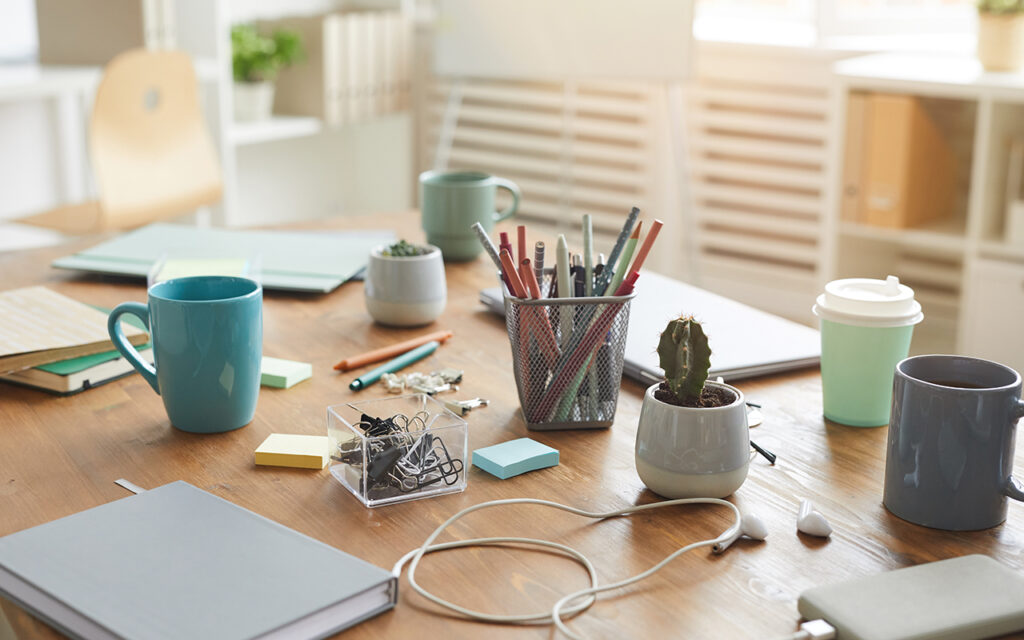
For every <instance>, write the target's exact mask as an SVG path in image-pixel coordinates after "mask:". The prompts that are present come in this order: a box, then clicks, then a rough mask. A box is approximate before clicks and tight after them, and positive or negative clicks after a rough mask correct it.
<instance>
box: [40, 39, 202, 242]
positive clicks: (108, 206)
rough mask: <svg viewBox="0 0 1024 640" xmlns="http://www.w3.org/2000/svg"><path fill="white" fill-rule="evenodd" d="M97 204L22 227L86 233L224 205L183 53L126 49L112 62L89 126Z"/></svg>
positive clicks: (59, 211)
mask: <svg viewBox="0 0 1024 640" xmlns="http://www.w3.org/2000/svg"><path fill="white" fill-rule="evenodd" d="M88 135H89V155H90V159H91V161H92V169H93V173H94V174H95V177H96V185H97V187H98V189H99V201H98V202H92V203H82V204H76V205H71V206H65V207H61V208H58V209H54V210H52V211H48V212H45V213H42V214H37V215H34V216H30V217H28V218H23V219H22V220H20V222H26V223H29V224H35V225H37V226H44V227H50V228H55V229H59V230H62V231H66V232H70V233H86V232H91V231H101V230H106V229H127V228H132V227H138V226H141V225H144V224H147V223H149V222H153V221H156V220H161V219H165V218H169V217H175V216H180V215H183V214H186V213H190V212H192V211H195V210H196V209H197V208H200V207H203V206H206V205H209V204H213V203H215V202H217V201H219V200H220V197H221V190H222V182H221V173H220V164H219V162H218V160H217V156H216V153H215V152H214V147H213V143H212V142H211V140H210V136H209V134H208V133H207V131H206V126H205V123H204V122H203V114H202V111H201V110H200V107H199V90H198V83H197V81H196V75H195V71H194V70H193V68H192V62H191V61H190V60H189V57H188V55H186V54H185V53H182V52H180V51H150V50H146V49H133V50H131V51H126V52H124V53H122V54H120V55H118V56H117V57H115V58H114V59H113V60H111V61H110V63H109V64H107V67H106V69H105V70H104V74H103V79H102V80H101V81H100V84H99V87H98V88H97V90H96V99H95V102H94V105H93V111H92V116H91V118H90V121H89V134H88Z"/></svg>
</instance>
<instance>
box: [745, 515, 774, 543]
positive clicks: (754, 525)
mask: <svg viewBox="0 0 1024 640" xmlns="http://www.w3.org/2000/svg"><path fill="white" fill-rule="evenodd" d="M742 526H743V535H745V536H747V537H748V538H753V539H754V540H764V539H765V538H767V537H768V527H766V526H764V521H762V520H761V518H759V517H758V516H757V515H755V514H753V513H745V514H743V525H742Z"/></svg>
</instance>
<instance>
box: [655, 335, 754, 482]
mask: <svg viewBox="0 0 1024 640" xmlns="http://www.w3.org/2000/svg"><path fill="white" fill-rule="evenodd" d="M658 357H659V360H660V362H661V368H662V369H664V370H665V381H664V382H659V383H657V384H654V385H651V386H650V387H649V388H648V389H647V392H646V393H645V394H644V401H643V406H642V407H641V409H640V424H639V426H638V428H637V433H636V470H637V473H638V474H639V475H640V479H641V480H643V482H644V484H646V485H647V487H648V488H649V489H651V491H654V492H655V493H657V494H658V495H661V496H664V497H666V498H724V497H725V496H728V495H730V494H732V493H733V492H734V491H736V490H737V489H739V487H740V485H742V484H743V481H744V480H745V479H746V477H747V467H748V465H749V462H750V435H749V431H748V427H747V411H746V404H745V402H744V399H743V393H742V392H741V391H740V390H739V389H737V388H736V387H733V386H730V385H727V384H724V383H720V382H708V381H707V379H708V370H709V369H710V368H711V348H710V347H709V346H708V339H707V336H706V335H705V334H704V330H703V328H702V327H701V325H700V323H699V322H697V321H696V320H694V319H693V318H692V317H681V318H677V319H674V320H672V321H671V322H669V323H668V326H667V327H665V330H664V331H663V332H662V334H661V339H660V341H659V343H658Z"/></svg>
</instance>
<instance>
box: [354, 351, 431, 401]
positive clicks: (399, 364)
mask: <svg viewBox="0 0 1024 640" xmlns="http://www.w3.org/2000/svg"><path fill="white" fill-rule="evenodd" d="M439 346H441V343H440V342H438V341H437V340H431V341H430V342H428V343H426V344H423V345H420V346H418V347H416V348H415V349H413V350H412V351H407V352H405V353H403V354H402V355H400V356H398V357H397V358H395V359H394V360H388V361H387V362H385V363H384V364H382V365H380V366H379V367H377V368H376V369H374V370H373V371H369V372H367V373H364V374H363V375H361V376H359V377H358V378H356V379H355V380H353V381H352V383H351V384H350V385H348V388H349V389H351V390H353V391H359V390H360V389H365V388H366V387H368V386H370V385H371V384H373V383H374V382H377V381H378V380H380V377H381V376H382V375H384V374H385V373H394V372H396V371H398V370H399V369H404V368H405V367H408V366H409V365H410V364H412V363H414V362H416V361H418V360H422V359H423V358H426V357H427V356H429V355H430V354H432V353H434V351H436V350H437V348H438V347H439Z"/></svg>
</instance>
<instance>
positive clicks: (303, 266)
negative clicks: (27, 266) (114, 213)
mask: <svg viewBox="0 0 1024 640" xmlns="http://www.w3.org/2000/svg"><path fill="white" fill-rule="evenodd" d="M394 239H395V234H394V232H392V231H380V230H377V231H339V232H331V231H316V232H310V231H250V230H240V229H204V228H199V227H194V226H187V225H177V224H166V223H155V224H151V225H147V226H145V227H142V228H141V229H136V230H135V231H131V232H128V233H125V234H122V235H120V236H117V237H116V238H113V239H112V240H109V241H108V242H104V243H103V244H100V245H98V246H95V247H92V248H90V249H86V250H85V251H82V252H79V253H76V254H74V255H71V256H67V257H64V258H59V259H57V260H55V261H54V262H53V266H54V267H57V268H60V269H74V270H79V271H92V272H96V273H107V274H113V275H121V276H138V277H142V278H144V277H146V275H147V274H148V273H149V271H150V269H151V268H152V267H153V265H154V264H155V263H156V261H157V260H159V259H160V258H161V257H164V258H166V259H169V260H175V259H184V260H202V259H207V260H212V259H242V260H246V261H250V260H251V261H254V262H258V263H259V265H260V276H261V280H262V283H263V286H264V288H266V289H284V290H292V291H311V292H321V293H326V292H328V291H331V290H333V289H334V288H335V287H337V286H338V285H340V284H341V283H343V282H345V281H347V280H349V279H351V278H352V277H353V276H355V275H356V274H357V273H359V271H360V270H362V269H363V267H365V266H366V263H367V260H368V258H369V255H370V251H371V250H372V249H373V248H374V247H376V246H377V245H381V244H388V243H391V242H394Z"/></svg>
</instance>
